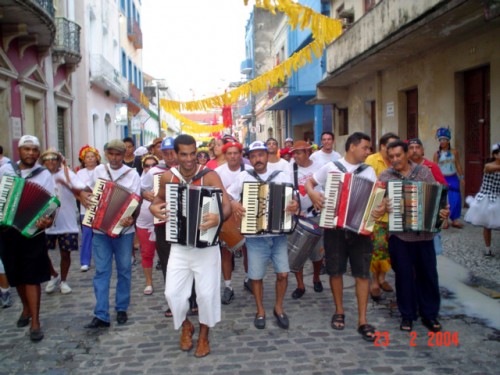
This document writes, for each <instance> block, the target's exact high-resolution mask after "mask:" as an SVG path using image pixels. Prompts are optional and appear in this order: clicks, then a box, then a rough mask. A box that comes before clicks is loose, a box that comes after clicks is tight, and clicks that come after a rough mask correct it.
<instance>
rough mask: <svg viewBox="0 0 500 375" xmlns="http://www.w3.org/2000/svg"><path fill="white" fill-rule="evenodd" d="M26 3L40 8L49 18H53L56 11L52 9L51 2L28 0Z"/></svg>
mask: <svg viewBox="0 0 500 375" xmlns="http://www.w3.org/2000/svg"><path fill="white" fill-rule="evenodd" d="M28 1H29V2H31V3H34V4H36V5H38V7H39V8H42V9H43V10H44V11H45V13H47V14H48V15H49V16H50V17H51V18H54V16H55V14H56V10H55V8H54V1H53V0H28Z"/></svg>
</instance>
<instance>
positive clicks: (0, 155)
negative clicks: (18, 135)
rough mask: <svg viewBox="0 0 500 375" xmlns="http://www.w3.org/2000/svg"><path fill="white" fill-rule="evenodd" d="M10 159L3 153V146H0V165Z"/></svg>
mask: <svg viewBox="0 0 500 375" xmlns="http://www.w3.org/2000/svg"><path fill="white" fill-rule="evenodd" d="M9 161H10V159H9V158H8V157H7V156H4V155H3V147H2V146H0V167H2V166H4V165H5V164H7V163H8V162H9Z"/></svg>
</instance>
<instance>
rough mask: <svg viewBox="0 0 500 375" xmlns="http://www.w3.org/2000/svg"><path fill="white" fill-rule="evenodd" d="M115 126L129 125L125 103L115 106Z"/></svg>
mask: <svg viewBox="0 0 500 375" xmlns="http://www.w3.org/2000/svg"><path fill="white" fill-rule="evenodd" d="M115 124H116V125H121V126H127V124H128V109H127V105H126V104H125V103H118V104H115Z"/></svg>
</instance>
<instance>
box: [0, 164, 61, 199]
mask: <svg viewBox="0 0 500 375" xmlns="http://www.w3.org/2000/svg"><path fill="white" fill-rule="evenodd" d="M18 164H19V163H18ZM38 168H42V166H41V165H40V164H35V166H34V167H33V168H30V169H22V170H21V177H22V178H26V176H27V175H29V174H30V173H31V172H32V171H34V170H36V169H38ZM4 174H5V175H6V176H16V177H17V175H16V172H14V168H12V164H5V165H4V166H2V167H0V178H2V176H3V175H4ZM28 180H29V181H31V182H34V183H36V184H38V185H40V186H42V187H43V188H45V190H47V191H48V192H49V193H50V194H54V180H53V179H52V175H51V174H50V172H49V171H48V170H44V171H42V172H40V173H38V174H37V175H36V176H35V177H30V178H29V179H28Z"/></svg>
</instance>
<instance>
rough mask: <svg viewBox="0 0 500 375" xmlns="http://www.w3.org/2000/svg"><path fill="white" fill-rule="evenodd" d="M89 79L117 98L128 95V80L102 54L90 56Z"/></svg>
mask: <svg viewBox="0 0 500 375" xmlns="http://www.w3.org/2000/svg"><path fill="white" fill-rule="evenodd" d="M90 81H91V82H92V83H93V84H95V85H96V86H98V87H100V88H102V89H103V90H105V91H109V92H110V93H112V94H113V95H114V96H116V97H117V98H119V99H121V98H123V97H127V96H128V93H129V90H128V81H127V80H126V79H125V78H123V77H122V76H121V74H120V72H119V71H118V70H116V69H115V67H114V66H113V64H111V63H110V62H109V61H108V60H107V59H106V58H105V57H104V56H103V55H100V54H94V55H91V56H90Z"/></svg>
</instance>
